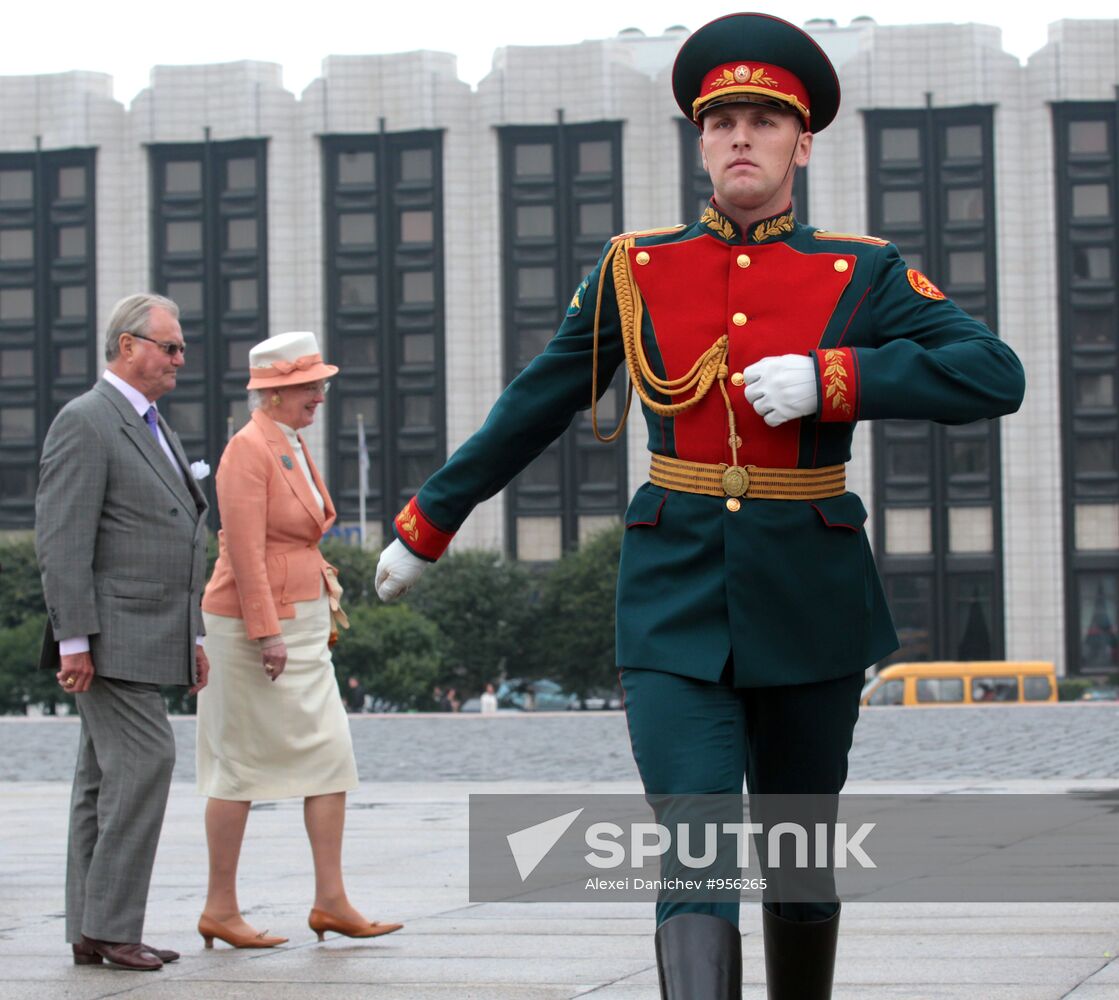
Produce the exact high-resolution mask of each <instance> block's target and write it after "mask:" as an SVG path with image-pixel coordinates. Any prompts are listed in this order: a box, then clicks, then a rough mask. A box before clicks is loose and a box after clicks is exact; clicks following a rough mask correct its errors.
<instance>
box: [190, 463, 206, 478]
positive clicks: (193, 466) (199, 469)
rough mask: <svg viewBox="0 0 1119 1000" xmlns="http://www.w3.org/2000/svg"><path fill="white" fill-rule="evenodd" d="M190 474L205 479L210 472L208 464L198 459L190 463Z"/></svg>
mask: <svg viewBox="0 0 1119 1000" xmlns="http://www.w3.org/2000/svg"><path fill="white" fill-rule="evenodd" d="M190 474H191V475H192V476H194V478H195V479H205V478H206V477H207V476H208V475H209V474H210V466H209V465H207V464H206V463H205V462H203V461H201V460H199V461H197V462H191V463H190Z"/></svg>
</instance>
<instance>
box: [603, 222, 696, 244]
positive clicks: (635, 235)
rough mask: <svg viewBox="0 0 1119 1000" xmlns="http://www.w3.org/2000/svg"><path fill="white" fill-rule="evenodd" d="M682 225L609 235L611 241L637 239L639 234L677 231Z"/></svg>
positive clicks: (653, 234) (657, 234) (647, 234)
mask: <svg viewBox="0 0 1119 1000" xmlns="http://www.w3.org/2000/svg"><path fill="white" fill-rule="evenodd" d="M683 228H684V226H682V225H680V226H662V227H661V228H660V229H635V230H634V231H633V232H632V233H619V234H618V235H617V236H611V237H610V242H611V243H620V242H621V241H622V240H628V239H637V238H638V237H639V236H661V235H663V234H664V233H677V232H679V231H680V230H681V229H683Z"/></svg>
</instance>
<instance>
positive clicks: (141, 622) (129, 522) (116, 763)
mask: <svg viewBox="0 0 1119 1000" xmlns="http://www.w3.org/2000/svg"><path fill="white" fill-rule="evenodd" d="M178 315H179V310H178V307H177V306H176V305H175V303H174V302H172V301H170V300H169V299H165V298H162V297H161V296H156V295H132V296H129V297H128V298H126V299H123V300H122V301H121V302H119V303H118V304H117V305H116V307H115V308H114V310H113V314H112V317H111V318H110V320H109V327H108V331H107V334H106V340H105V357H106V360H107V361H108V366H107V368H106V370H105V373H104V376H103V377H102V378H101V379H100V380H99V381H98V382H97V384H96V385H95V386H94V387H93V388H92V389H91V390H90V391H89V392H87V393H85V394H84V395H82V396H79V397H78V398H77V399H75V400H73V401H72V402H70V403H68V404H67V405H66V406H65V407H64V408H63V409H62V411H61V412H60V413H59V414H58V416H57V417H56V418H55V420H54V423H52V424H51V427H50V430H49V431H48V432H47V439H46V441H45V443H44V444H43V456H42V462H41V465H40V471H39V491H38V495H37V497H36V502H35V534H36V549H37V551H38V556H39V567H40V570H41V571H42V577H43V593H44V595H45V598H46V604H47V612H48V616H49V618H50V625H49V626H48V630H47V635H46V637H45V639H44V644H43V660H42V665H43V666H48V667H50V668H52V669H55V670H56V672H57V677H58V682H59V684H60V685H61V686H62V688H63V689H64V690H66V691H70V692H72V693H74V694H75V695H76V696H77V698H76V701H77V706H78V713H79V714H80V715H81V721H82V727H81V737H80V740H81V742H80V746H79V749H78V762H77V768H76V770H75V775H74V789H73V794H72V799H71V803H70V844H69V853H68V858H67V871H66V936H67V939H68V940H69V941H70V942H71V944H72V946H73V952H74V962H75V964H78V965H95V964H100V963H101V962H102V961H103V960H106V959H107V960H108V961H110V962H112V963H114V964H116V965H118V966H122V967H124V968H128V969H141V970H153V969H159V968H161V967H162V966H163V963H164V962H167V961H174V960H175V959H176V958H178V957H179V956H178V954H176V953H175V952H173V951H161V950H160V949H156V948H151V947H149V946H148V945H145V944H143V942H142V939H141V932H142V930H143V926H144V911H145V908H146V906H147V899H148V886H149V884H150V882H151V873H152V866H153V864H154V862H155V852H156V846H157V844H158V842H159V834H160V829H161V827H162V825H163V814H164V811H165V808H166V805H167V793H168V789H169V788H170V783H171V770H172V767H173V766H174V763H175V740H174V736H173V734H172V732H171V726H170V723H169V722H168V720H167V709H166V706H165V704H164V701H163V696H162V695H161V694H160V691H159V685H161V684H179V685H184V686H191V691H192V692H193V691H198V690H199V689H200V688H202V687H203V686H204V685H205V683H206V678H207V674H208V672H209V665H208V663H207V662H206V654H205V653H204V652H203V650H202V646H201V645H198V638H199V637H200V636H201V635H202V633H203V627H202V617H201V611H200V608H199V600H200V596H201V593H202V588H203V586H204V584H205V582H206V580H205V576H206V517H205V515H206V509H207V505H206V499H205V497H204V496H203V495H202V492H201V491H200V490H199V488H198V486H197V484H196V483H195V481H194V477H193V476H192V474H191V471H190V467H189V465H188V463H187V459H186V456H185V455H184V453H183V449H182V445H181V444H180V443H179V439H178V438H177V437H176V436H175V434H174V433H173V432H172V431H171V429H170V428H169V427H168V426H167V425H166V424H165V423H164V422H163V421H162V420H161V419H160V418H159V414H158V411H157V410H156V407H155V402H156V400H157V399H159V398H160V397H161V396H162V395H163V394H164V393H166V392H168V391H169V390H171V389H173V388H175V380H176V377H177V373H178V370H179V368H180V367H181V366H182V364H183V361H184V356H183V351H184V349H185V348H184V342H183V334H182V329H181V328H180V326H179V321H178Z"/></svg>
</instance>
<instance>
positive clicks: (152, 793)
mask: <svg viewBox="0 0 1119 1000" xmlns="http://www.w3.org/2000/svg"><path fill="white" fill-rule="evenodd" d="M75 700H76V701H77V704H78V712H79V714H80V715H81V718H82V731H81V742H80V745H79V747H78V764H77V768H76V770H75V772H74V789H73V793H72V795H71V799H70V847H69V853H68V856H67V862H66V939H67V940H68V941H70V942H72V943H76V942H78V941H79V940H81V936H82V935H83V934H85V935H86V936H87V937H91V938H97V939H98V940H101V941H118V942H133V941H140V940H141V933H142V931H143V929H144V910H145V908H146V907H147V902H148V886H149V885H150V884H151V877H152V866H153V865H154V864H155V851H156V846H157V845H158V843H159V831H160V829H161V828H162V826H163V814H164V812H165V810H166V808H167V794H168V791H169V790H170V787H171V771H172V769H173V767H174V765H175V737H174V734H173V733H172V731H171V724H170V722H168V720H167V708H166V706H165V704H164V701H163V696H162V695H161V694H160V693H159V687H158V685H155V684H143V683H139V682H135V681H122V680H114V679H111V678H106V677H100V676H95V677H94V679H93V685H92V686H91V687H90V689H89V690H88V691H86V692H85V693H84V694H79V695H78V696H77V698H76V699H75Z"/></svg>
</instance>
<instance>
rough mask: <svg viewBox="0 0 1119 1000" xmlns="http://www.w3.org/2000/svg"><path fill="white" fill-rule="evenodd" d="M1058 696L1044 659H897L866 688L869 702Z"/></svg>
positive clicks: (998, 701) (1017, 700)
mask: <svg viewBox="0 0 1119 1000" xmlns="http://www.w3.org/2000/svg"><path fill="white" fill-rule="evenodd" d="M1056 700H1057V677H1056V674H1055V673H1054V671H1053V664H1052V663H1049V662H1046V661H1044V660H1026V661H1022V660H974V661H971V662H948V661H945V662H940V663H935V662H934V663H895V664H893V665H892V666H889V667H885V668H883V669H882V670H881V671H880V672H879V673H878V674H877V676H875V677H873V678H872V679H871V680H870V681H868V682H867V685H866V687H864V688H863V693H862V698H861V704H863V705H1036V704H1039V703H1041V702H1053V701H1056Z"/></svg>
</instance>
